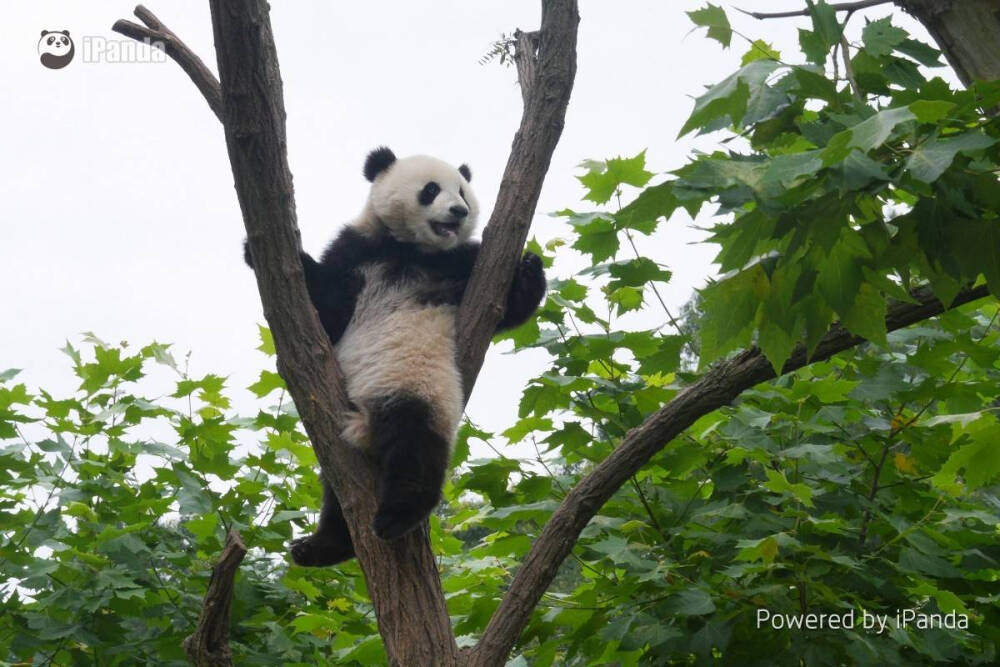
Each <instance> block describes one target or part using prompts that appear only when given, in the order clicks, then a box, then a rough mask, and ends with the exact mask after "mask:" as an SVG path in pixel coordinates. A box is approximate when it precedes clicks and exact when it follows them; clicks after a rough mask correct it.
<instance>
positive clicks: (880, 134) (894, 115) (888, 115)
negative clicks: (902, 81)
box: [849, 107, 916, 152]
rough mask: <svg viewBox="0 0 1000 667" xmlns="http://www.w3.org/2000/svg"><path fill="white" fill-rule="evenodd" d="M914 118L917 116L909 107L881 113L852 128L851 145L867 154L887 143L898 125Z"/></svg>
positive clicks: (886, 110)
mask: <svg viewBox="0 0 1000 667" xmlns="http://www.w3.org/2000/svg"><path fill="white" fill-rule="evenodd" d="M914 118H916V116H915V115H914V114H913V112H912V111H910V109H909V108H908V107H897V108H895V109H885V110H883V111H880V112H878V113H877V114H875V115H874V116H872V117H871V118H868V119H867V120H863V121H861V122H860V123H858V124H857V125H855V126H854V127H852V128H850V131H851V141H850V144H849V145H850V146H851V147H852V148H860V149H861V150H863V151H866V152H867V151H870V150H871V149H873V148H878V147H879V146H881V145H882V144H884V143H885V140H886V139H888V138H889V135H890V134H891V133H892V131H893V130H894V129H895V128H896V126H897V125H899V124H900V123H905V122H906V121H908V120H913V119H914Z"/></svg>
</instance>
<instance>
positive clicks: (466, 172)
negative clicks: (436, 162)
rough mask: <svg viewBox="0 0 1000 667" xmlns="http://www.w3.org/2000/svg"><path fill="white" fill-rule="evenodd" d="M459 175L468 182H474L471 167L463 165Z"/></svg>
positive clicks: (459, 169)
mask: <svg viewBox="0 0 1000 667" xmlns="http://www.w3.org/2000/svg"><path fill="white" fill-rule="evenodd" d="M458 173H460V174H461V175H462V177H463V178H464V179H465V180H467V181H468V182H470V183H471V182H472V170H471V169H469V165H467V164H463V165H461V166H460V167H459V168H458Z"/></svg>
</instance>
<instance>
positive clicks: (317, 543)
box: [288, 533, 354, 567]
mask: <svg viewBox="0 0 1000 667" xmlns="http://www.w3.org/2000/svg"><path fill="white" fill-rule="evenodd" d="M288 551H289V553H290V554H291V556H292V561H293V562H294V563H295V564H296V565H299V566H302V567H325V566H327V565H336V564H337V563H341V562H343V561H345V560H348V559H350V558H353V557H354V550H353V549H352V548H351V546H350V545H344V544H338V543H337V542H335V541H334V540H331V539H330V538H328V537H325V536H323V535H321V534H319V533H315V534H313V535H309V536H307V537H300V538H299V539H297V540H292V543H291V544H290V545H289V549H288Z"/></svg>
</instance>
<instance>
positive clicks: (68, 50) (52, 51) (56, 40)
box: [38, 30, 75, 69]
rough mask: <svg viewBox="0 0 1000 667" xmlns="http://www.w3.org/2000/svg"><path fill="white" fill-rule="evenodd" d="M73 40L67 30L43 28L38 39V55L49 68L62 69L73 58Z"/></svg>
mask: <svg viewBox="0 0 1000 667" xmlns="http://www.w3.org/2000/svg"><path fill="white" fill-rule="evenodd" d="M74 52H75V51H74V48H73V40H72V38H71V37H70V36H69V30H43V31H42V37H41V39H39V40H38V55H39V58H40V59H41V61H42V64H43V65H45V66H46V67H48V68H49V69H62V68H63V67H66V65H69V64H70V62H71V61H72V60H73V54H74Z"/></svg>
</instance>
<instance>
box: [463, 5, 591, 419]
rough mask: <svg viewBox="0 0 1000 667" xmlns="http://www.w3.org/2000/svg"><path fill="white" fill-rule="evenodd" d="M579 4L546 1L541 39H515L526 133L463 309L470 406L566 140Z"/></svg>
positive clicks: (507, 172) (516, 147)
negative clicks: (549, 174) (537, 210)
mask: <svg viewBox="0 0 1000 667" xmlns="http://www.w3.org/2000/svg"><path fill="white" fill-rule="evenodd" d="M579 22H580V16H579V13H578V11H577V3H576V0H542V24H541V28H540V29H539V30H538V32H528V33H526V32H520V31H519V32H518V33H516V35H515V39H516V42H515V51H514V60H515V63H516V64H517V75H518V82H519V83H520V85H521V96H522V99H523V100H524V112H523V114H522V116H521V126H520V127H519V128H518V130H517V134H515V135H514V142H513V145H512V146H511V151H510V157H509V158H508V159H507V166H506V168H505V169H504V173H503V178H502V179H501V181H500V190H499V192H498V193H497V201H496V204H495V205H494V207H493V214H492V215H491V216H490V220H489V223H488V224H487V225H486V228H485V229H484V230H483V245H482V251H481V252H480V253H479V258H478V260H477V261H476V266H475V269H474V270H473V272H472V277H471V278H470V279H469V285H468V287H467V288H466V290H465V296H464V297H463V298H462V304H461V306H460V307H459V310H458V319H457V324H456V340H457V349H458V355H459V357H458V363H459V367H460V368H461V369H462V380H463V382H464V387H465V397H466V399H467V400H468V397H469V394H471V392H472V387H473V385H474V384H475V382H476V376H477V375H478V374H479V369H480V368H481V367H482V365H483V357H484V356H485V355H486V349H487V348H488V347H489V344H490V340H491V339H492V338H493V333H494V331H495V330H496V326H497V324H498V323H499V322H500V319H501V318H502V317H503V314H504V309H505V308H506V302H507V299H506V297H507V290H508V289H509V288H510V283H511V280H512V278H513V276H514V271H515V269H516V268H517V265H518V261H519V259H520V256H521V253H522V252H523V250H524V242H525V241H526V240H527V238H528V230H529V229H530V227H531V218H532V216H533V215H534V213H535V206H536V205H537V203H538V195H539V193H540V192H541V190H542V183H543V181H544V180H545V174H546V172H547V171H548V168H549V161H550V160H551V159H552V152H553V151H554V150H555V147H556V144H557V143H558V141H559V136H560V135H561V134H562V128H563V123H564V121H565V118H566V106H567V105H568V104H569V97H570V93H571V92H572V90H573V78H574V77H575V75H576V36H577V25H578V24H579Z"/></svg>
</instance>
